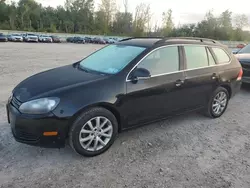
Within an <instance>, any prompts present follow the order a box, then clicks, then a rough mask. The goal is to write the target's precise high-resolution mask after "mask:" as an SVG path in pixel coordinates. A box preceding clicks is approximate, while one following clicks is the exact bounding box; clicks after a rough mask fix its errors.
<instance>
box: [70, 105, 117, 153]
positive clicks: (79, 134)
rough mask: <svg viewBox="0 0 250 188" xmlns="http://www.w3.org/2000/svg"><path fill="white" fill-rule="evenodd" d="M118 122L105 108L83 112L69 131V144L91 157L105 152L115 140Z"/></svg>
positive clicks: (78, 151)
mask: <svg viewBox="0 0 250 188" xmlns="http://www.w3.org/2000/svg"><path fill="white" fill-rule="evenodd" d="M117 134H118V123H117V120H116V118H115V116H114V115H113V114H112V113H111V112H110V111H108V110H107V109H105V108H99V107H98V108H91V109H89V110H87V111H85V112H83V113H82V114H81V115H80V116H79V117H78V118H77V119H76V120H75V122H74V123H73V125H72V127H71V129H70V132H69V143H70V146H71V147H72V148H73V149H74V150H75V151H76V152H77V153H79V154H80V155H83V156H88V157H93V156H96V155H99V154H101V153H103V152H105V151H106V150H107V149H108V148H109V147H110V146H111V145H112V144H113V143H114V141H115V138H116V136H117Z"/></svg>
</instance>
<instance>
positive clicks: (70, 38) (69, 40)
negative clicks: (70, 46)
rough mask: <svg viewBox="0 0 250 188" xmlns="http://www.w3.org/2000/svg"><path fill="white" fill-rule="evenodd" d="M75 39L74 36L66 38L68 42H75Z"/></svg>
mask: <svg viewBox="0 0 250 188" xmlns="http://www.w3.org/2000/svg"><path fill="white" fill-rule="evenodd" d="M73 39H74V37H68V38H67V39H66V41H67V42H73Z"/></svg>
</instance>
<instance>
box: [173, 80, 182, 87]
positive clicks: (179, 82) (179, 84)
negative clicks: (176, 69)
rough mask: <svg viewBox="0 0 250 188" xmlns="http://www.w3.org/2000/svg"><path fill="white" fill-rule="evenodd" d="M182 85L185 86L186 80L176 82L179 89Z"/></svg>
mask: <svg viewBox="0 0 250 188" xmlns="http://www.w3.org/2000/svg"><path fill="white" fill-rule="evenodd" d="M182 84H184V80H176V82H175V85H176V86H177V87H180V86H181V85H182Z"/></svg>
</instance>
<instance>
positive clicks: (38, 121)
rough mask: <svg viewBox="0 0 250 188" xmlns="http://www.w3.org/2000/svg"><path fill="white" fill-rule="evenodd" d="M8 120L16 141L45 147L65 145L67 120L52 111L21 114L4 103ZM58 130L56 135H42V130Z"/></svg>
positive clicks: (10, 105)
mask: <svg viewBox="0 0 250 188" xmlns="http://www.w3.org/2000/svg"><path fill="white" fill-rule="evenodd" d="M6 109H7V116H8V122H9V123H10V127H11V131H12V134H13V137H14V138H15V140H16V141H18V142H21V143H25V144H28V145H35V146H41V147H46V148H60V147H64V146H65V140H66V137H67V130H68V129H67V125H68V121H67V120H65V119H59V118H57V117H56V116H55V115H54V114H53V113H49V114H46V115H43V116H40V115H24V114H21V113H20V112H19V111H18V110H17V109H16V108H15V107H14V106H12V104H10V103H8V104H7V105H6ZM52 131H53V132H55V131H56V132H58V134H57V135H56V136H44V135H43V133H44V132H52Z"/></svg>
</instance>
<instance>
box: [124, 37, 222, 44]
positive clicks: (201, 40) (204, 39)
mask: <svg viewBox="0 0 250 188" xmlns="http://www.w3.org/2000/svg"><path fill="white" fill-rule="evenodd" d="M150 38H151V39H162V40H159V41H157V42H156V43H155V44H159V43H163V42H166V41H167V40H172V39H184V40H185V39H186V40H197V41H200V42H212V43H215V44H217V43H220V42H218V41H216V40H213V39H209V38H201V37H128V38H125V39H122V40H120V42H122V41H127V40H131V39H150Z"/></svg>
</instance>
